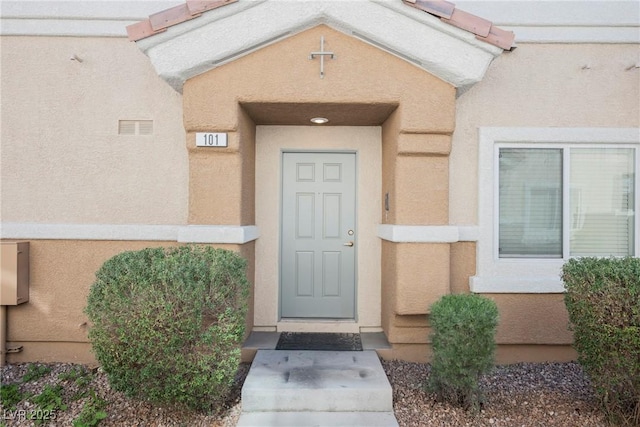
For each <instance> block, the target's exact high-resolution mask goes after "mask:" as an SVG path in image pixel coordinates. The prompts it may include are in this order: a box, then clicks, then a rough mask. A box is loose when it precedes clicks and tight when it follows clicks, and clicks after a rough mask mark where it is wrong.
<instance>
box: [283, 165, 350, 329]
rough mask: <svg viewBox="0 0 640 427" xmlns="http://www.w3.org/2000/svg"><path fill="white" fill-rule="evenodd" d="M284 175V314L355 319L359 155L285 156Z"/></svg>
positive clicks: (294, 316) (295, 316)
mask: <svg viewBox="0 0 640 427" xmlns="http://www.w3.org/2000/svg"><path fill="white" fill-rule="evenodd" d="M282 173H283V175H282V246H281V248H282V249H281V289H280V291H281V315H282V317H285V318H286V317H293V318H305V317H307V318H348V319H352V318H354V316H355V271H356V270H355V248H356V246H355V243H354V244H353V245H352V246H349V242H355V237H356V234H355V232H356V230H355V217H356V216H355V215H356V204H355V188H356V180H355V176H356V174H355V154H353V153H284V154H283V172H282ZM350 231H351V232H352V234H351V235H350V234H349V232H350Z"/></svg>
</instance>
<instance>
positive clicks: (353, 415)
mask: <svg viewBox="0 0 640 427" xmlns="http://www.w3.org/2000/svg"><path fill="white" fill-rule="evenodd" d="M236 426H237V427H259V426H278V427H319V426H323V427H398V422H397V421H396V417H395V416H394V415H393V412H251V413H243V414H242V415H241V416H240V419H239V420H238V424H236Z"/></svg>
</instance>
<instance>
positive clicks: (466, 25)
mask: <svg viewBox="0 0 640 427" xmlns="http://www.w3.org/2000/svg"><path fill="white" fill-rule="evenodd" d="M440 19H442V20H443V21H444V22H446V23H447V24H451V25H454V26H456V27H458V28H462V29H463V30H466V31H469V32H471V33H473V34H475V35H477V36H481V37H487V36H488V35H489V31H490V30H491V21H487V20H486V19H482V18H480V17H479V16H476V15H472V14H471V13H468V12H465V11H464V10H460V9H454V11H453V14H452V15H451V18H450V19H445V18H440Z"/></svg>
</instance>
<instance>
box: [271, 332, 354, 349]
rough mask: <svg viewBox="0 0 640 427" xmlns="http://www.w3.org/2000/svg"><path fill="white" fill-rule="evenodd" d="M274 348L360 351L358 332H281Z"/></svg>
mask: <svg viewBox="0 0 640 427" xmlns="http://www.w3.org/2000/svg"><path fill="white" fill-rule="evenodd" d="M276 350H328V351H362V341H361V340H360V334H333V333H307V332H282V333H281V334H280V339H279V340H278V345H277V346H276Z"/></svg>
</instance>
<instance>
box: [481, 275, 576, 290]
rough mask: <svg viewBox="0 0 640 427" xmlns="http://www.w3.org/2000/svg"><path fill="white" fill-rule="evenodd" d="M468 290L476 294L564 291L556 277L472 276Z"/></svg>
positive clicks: (562, 285) (558, 278)
mask: <svg viewBox="0 0 640 427" xmlns="http://www.w3.org/2000/svg"><path fill="white" fill-rule="evenodd" d="M469 288H470V289H471V292H473V293H478V294H561V293H564V291H565V289H564V284H563V283H562V280H561V279H560V277H558V276H537V277H528V278H525V277H507V276H473V277H470V278H469Z"/></svg>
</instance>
